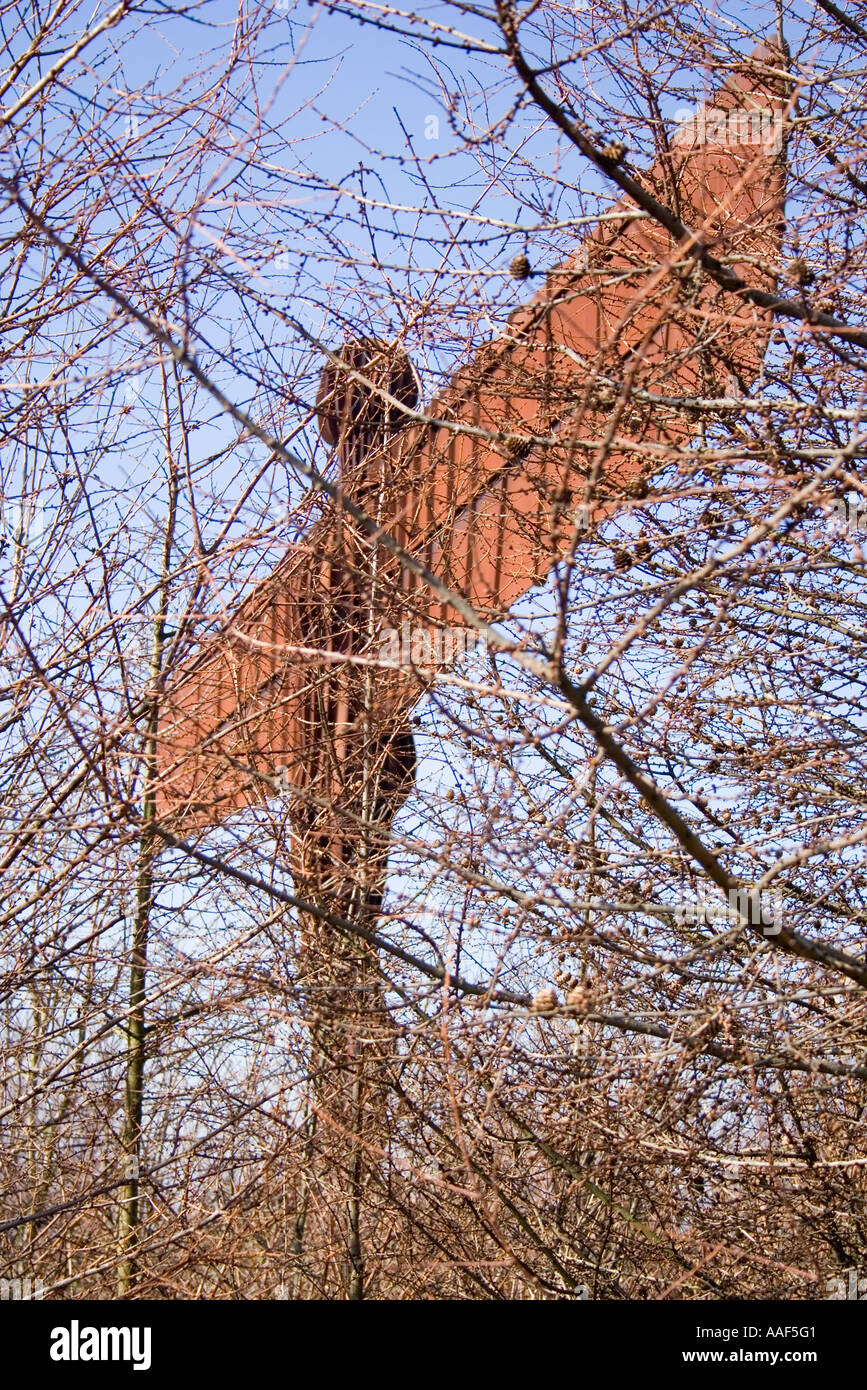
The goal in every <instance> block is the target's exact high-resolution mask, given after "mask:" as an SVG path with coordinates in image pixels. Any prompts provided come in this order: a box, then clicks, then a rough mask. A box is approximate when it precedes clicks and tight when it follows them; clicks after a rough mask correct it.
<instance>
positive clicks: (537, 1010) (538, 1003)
mask: <svg viewBox="0 0 867 1390" xmlns="http://www.w3.org/2000/svg"><path fill="white" fill-rule="evenodd" d="M559 1003H560V1000H559V998H558V996H557V991H556V989H540V990H539V993H538V994H537V995H535V996H534V998H533V1002H532V1004H531V1005H530V1008H531V1009H532V1010H533V1013H534V1014H550V1013H553V1012H554V1010H555V1009H556V1008H557V1006H558V1004H559Z"/></svg>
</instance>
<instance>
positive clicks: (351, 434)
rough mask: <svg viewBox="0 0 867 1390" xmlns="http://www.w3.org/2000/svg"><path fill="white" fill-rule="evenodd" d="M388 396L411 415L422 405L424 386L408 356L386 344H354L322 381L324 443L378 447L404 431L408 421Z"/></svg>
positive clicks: (366, 340) (320, 407)
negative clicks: (420, 396)
mask: <svg viewBox="0 0 867 1390" xmlns="http://www.w3.org/2000/svg"><path fill="white" fill-rule="evenodd" d="M362 378H363V379H362ZM385 395H387V396H390V397H392V400H394V401H397V402H398V403H399V404H400V405H402V406H406V407H407V408H408V409H410V410H412V409H414V408H415V407H416V406H417V405H418V402H419V381H418V377H417V376H416V374H415V369H414V367H413V365H412V362H411V361H410V359H409V357H408V355H407V354H406V352H405V351H404V350H403V348H402V347H400V346H399V345H397V344H394V343H386V342H384V341H383V340H382V339H381V338H363V337H359V338H350V339H349V340H348V341H347V342H346V343H344V344H343V346H342V347H341V348H339V349H338V350H337V352H335V353H334V354H333V356H332V358H331V360H330V361H329V362H328V365H327V366H326V367H325V369H324V371H323V373H322V376H321V377H320V380H319V391H318V393H317V396H316V410H317V414H318V419H319V433H320V434H321V435H322V438H323V439H324V440H325V443H326V444H328V445H329V446H330V447H331V448H337V449H341V448H343V447H345V446H347V445H349V444H352V443H354V442H356V441H358V440H361V441H362V442H365V443H367V444H373V443H375V442H377V441H378V440H381V439H384V438H385V437H387V436H388V435H390V434H395V433H396V432H397V431H398V430H400V429H402V428H403V426H404V425H405V424H406V422H407V420H406V415H405V414H404V413H403V411H402V410H400V409H398V408H397V406H395V405H393V404H392V403H391V402H390V401H388V400H386V399H385Z"/></svg>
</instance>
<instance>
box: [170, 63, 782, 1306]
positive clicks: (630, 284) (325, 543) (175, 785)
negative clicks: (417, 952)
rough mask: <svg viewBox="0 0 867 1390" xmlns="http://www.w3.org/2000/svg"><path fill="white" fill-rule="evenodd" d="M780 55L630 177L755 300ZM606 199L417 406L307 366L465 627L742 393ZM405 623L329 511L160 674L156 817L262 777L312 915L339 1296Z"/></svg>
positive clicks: (423, 599) (311, 960) (396, 746)
mask: <svg viewBox="0 0 867 1390" xmlns="http://www.w3.org/2000/svg"><path fill="white" fill-rule="evenodd" d="M778 58H779V55H775V54H774V52H773V50H770V49H768V48H765V47H760V48H758V49H757V50H756V51H755V52H754V54H753V55H752V56H751V58H750V59H748V60H745V62H744V66H743V68H742V70H741V71H739V72H735V73H733V74H732V76H731V77H730V78H729V80H728V81H727V82H726V84H725V86H724V87H723V88H722V89H721V91H720V92H719V93H718V94H717V95H716V96H715V98H714V101H713V106H712V117H711V118H710V119H707V118H706V115H705V116H702V117H701V118H700V119H698V120H697V121H696V122H695V123H694V125H693V127H692V129H691V131H690V130H689V129H685V130H684V131H683V132H682V135H683V138H682V140H681V142H680V143H679V144H678V145H677V146H675V148H674V149H673V150H670V151H667V152H665V153H664V154H662V155H660V158H659V159H658V160H657V162H656V164H655V165H654V166H653V168H652V169H651V170H650V171H649V172H648V173H647V174H646V175H644V176H643V179H642V182H643V185H644V187H645V188H646V189H647V191H648V192H649V193H651V194H653V195H654V196H656V197H658V198H659V201H660V202H661V203H662V204H664V205H665V206H667V207H669V208H671V209H672V210H674V212H675V213H676V215H677V217H678V218H679V219H680V221H681V223H682V224H683V225H685V226H687V227H689V228H691V229H692V232H693V234H694V236H695V237H697V238H699V239H700V240H701V242H702V244H703V245H704V246H710V247H711V249H712V252H713V254H714V256H715V257H716V258H717V261H718V262H722V263H724V264H725V265H727V266H729V267H731V268H732V269H733V270H735V271H736V272H737V273H738V274H739V275H740V276H741V277H742V279H743V281H744V282H746V283H747V284H748V285H750V286H752V287H753V288H755V289H758V290H765V291H767V290H773V288H774V287H775V266H776V265H777V262H778V258H779V252H780V240H781V232H782V218H783V199H784V171H783V161H782V158H781V151H780V150H779V148H776V147H773V145H774V140H775V137H776V136H778V134H779V131H780V129H781V115H782V113H783V110H784V100H783V96H782V94H781V92H782V89H781V86H780V84H779V82H778V80H777V78H778V73H779V68H778V66H777V60H778ZM619 212H620V213H622V216H621V217H619V218H616V219H606V220H605V221H604V222H603V223H600V224H599V226H598V228H597V230H596V231H595V232H594V233H593V234H592V235H591V236H589V237H588V239H587V240H586V242H585V243H584V245H583V246H582V247H581V249H580V250H579V251H578V252H576V253H575V254H574V255H573V256H571V257H570V258H569V259H568V260H567V261H566V262H565V263H564V264H563V265H561V266H559V267H558V268H557V269H556V270H554V271H552V272H551V273H550V274H548V275H547V277H546V279H545V284H544V287H543V288H542V289H541V290H540V291H539V293H537V294H536V295H535V297H534V298H533V299H532V300H531V301H530V302H529V303H528V304H526V305H524V306H523V307H521V308H520V309H518V310H516V311H515V313H513V315H512V316H511V319H510V321H509V326H508V331H507V332H506V333H504V334H503V335H502V336H501V337H500V338H498V339H497V340H496V341H495V342H493V343H491V344H489V345H488V346H487V347H485V348H484V349H482V350H481V351H479V352H477V353H476V354H475V357H474V358H473V360H472V362H470V363H469V364H468V365H467V366H465V367H463V368H461V370H460V371H458V372H457V373H456V374H455V376H454V377H453V378H452V380H451V382H450V384H449V386H448V388H447V389H446V390H445V391H444V392H443V393H442V395H441V396H439V397H438V398H437V399H436V400H434V401H433V402H432V403H431V404H430V406H429V407H428V408H427V410H426V412H424V414H423V415H422V416H420V415H419V414H418V413H417V412H416V407H417V405H418V400H419V391H418V385H417V381H416V377H415V374H414V372H413V369H412V367H411V364H410V362H409V360H408V358H407V357H406V355H405V353H403V351H402V350H401V349H399V348H391V347H389V346H388V345H386V344H383V343H381V342H379V341H377V340H375V339H357V340H355V341H353V342H351V343H348V344H346V345H345V346H344V347H343V348H342V349H340V350H339V351H338V352H336V353H334V354H333V355H332V357H331V360H330V362H329V365H328V366H327V367H326V369H325V372H324V373H323V377H322V384H321V388H320V392H319V399H318V408H319V421H320V429H321V433H322V436H323V438H324V440H325V442H326V443H327V444H328V445H329V446H330V447H331V448H332V449H333V450H334V451H335V453H336V456H337V460H338V463H339V481H340V484H341V487H342V489H343V491H344V492H345V494H346V495H348V496H350V497H352V498H353V499H354V500H355V501H356V502H358V503H361V504H362V505H363V506H364V508H365V510H366V512H367V514H368V515H369V516H371V517H373V518H375V520H376V521H377V522H378V523H379V524H380V526H381V527H382V528H384V529H385V530H387V531H389V532H390V533H391V534H392V536H393V537H395V539H396V540H398V541H399V542H400V544H401V545H402V546H403V547H404V549H405V550H407V551H409V552H411V553H413V554H414V555H415V556H416V557H418V558H419V559H420V560H421V561H422V562H423V563H424V564H425V565H426V567H427V569H428V571H429V572H433V573H434V574H436V575H438V576H439V577H440V578H441V579H442V580H444V581H445V582H446V583H447V584H448V585H449V587H450V589H451V590H452V591H453V592H457V593H459V594H461V595H462V596H463V597H464V599H466V600H468V601H469V603H470V604H472V605H473V606H474V607H475V609H476V611H477V612H478V613H479V614H480V615H481V616H482V617H483V618H488V619H490V618H496V617H497V616H499V615H501V614H503V613H504V612H505V611H506V610H507V609H508V608H509V606H510V605H511V604H512V603H514V601H515V600H516V599H517V598H518V597H519V595H521V594H522V593H524V592H525V591H526V590H527V589H529V588H530V587H531V586H532V585H533V584H534V583H536V582H538V581H539V580H540V579H541V578H542V577H543V576H544V575H545V574H546V573H547V572H548V571H549V570H550V568H551V566H552V565H553V564H554V563H555V562H556V561H557V560H558V559H559V558H561V557H562V556H563V555H565V554H568V553H569V551H570V549H571V548H572V547H573V546H574V544H575V543H576V540H577V539H578V535H576V521H575V509H576V507H581V508H582V513H581V517H580V520H579V521H578V523H577V524H578V527H579V528H580V527H582V526H586V525H593V524H595V523H597V522H598V521H599V520H600V519H602V518H604V517H605V516H606V515H609V514H611V513H612V512H613V511H615V510H617V508H618V507H621V506H623V505H624V503H625V502H626V500H627V499H628V498H629V497H630V496H635V495H639V496H640V495H641V494H642V491H643V489H644V487H645V485H646V478H647V476H648V475H649V474H651V473H652V472H653V471H654V469H655V466H656V463H657V461H658V462H659V464H662V462H664V461H666V459H667V458H668V459H670V458H671V456H672V451H673V450H676V449H678V448H683V447H685V446H688V444H689V441H690V439H691V438H692V436H693V434H694V432H695V424H694V417H693V415H692V414H691V412H690V409H689V405H688V398H690V397H692V398H694V397H695V396H698V395H700V396H715V395H719V394H728V392H729V391H730V390H731V389H734V390H739V389H740V390H747V389H748V388H749V387H750V385H751V383H752V381H753V380H754V378H755V377H756V375H757V373H758V370H759V368H760V366H761V362H762V358H763V355H764V352H765V348H766V345H767V340H768V334H769V327H770V322H769V315H768V313H767V311H765V310H762V309H758V308H756V307H754V305H753V303H752V302H751V301H750V300H749V298H748V297H747V296H745V295H743V294H741V293H738V292H732V291H731V290H726V289H724V288H721V287H720V284H719V283H718V280H717V279H714V278H713V277H711V276H710V275H708V274H705V273H704V272H703V271H702V270H701V269H700V267H699V266H698V264H697V262H696V258H695V257H694V256H693V255H691V254H690V247H689V245H688V244H684V243H683V242H682V241H681V242H680V243H678V242H676V241H675V240H674V239H673V238H672V237H671V236H670V235H669V233H668V232H667V231H665V230H664V229H663V228H662V226H661V225H659V223H658V222H657V221H655V220H654V219H653V218H652V217H650V216H647V215H642V214H640V213H639V212H638V210H637V209H636V208H635V207H634V206H632V207H631V208H630V206H627V205H626V204H621V205H620V208H619ZM685 398H686V399H685ZM579 534H580V531H579ZM404 621H408V622H409V623H410V625H411V628H412V629H413V630H414V631H415V633H416V635H418V634H419V632H421V633H422V634H424V633H430V634H432V633H434V632H435V631H436V630H437V629H438V628H440V627H441V626H443V625H446V626H448V625H450V624H454V621H455V615H454V613H453V612H451V611H450V609H449V606H448V605H447V604H444V603H443V602H442V600H441V598H439V597H437V596H436V595H434V594H433V593H432V592H431V591H430V590H429V589H426V588H425V586H424V585H422V584H421V583H419V581H418V580H417V579H416V578H415V577H414V576H413V575H412V574H411V573H409V572H408V571H407V570H406V569H405V568H402V567H401V566H400V565H399V564H398V563H397V562H396V561H395V560H394V559H393V558H392V557H391V556H390V555H389V554H388V553H386V552H385V551H384V550H383V549H382V548H380V547H377V546H376V545H375V544H374V545H372V544H371V541H370V538H369V537H367V536H365V535H363V534H361V533H360V531H359V529H358V527H357V526H356V525H355V523H354V522H353V520H352V518H351V516H350V515H349V514H348V513H347V512H346V510H345V509H344V508H342V507H341V506H340V505H338V504H333V505H329V506H327V507H326V509H325V511H324V512H323V514H322V516H321V517H320V519H319V520H318V521H317V522H316V523H315V524H314V525H313V526H312V527H311V529H310V530H309V532H308V533H307V535H306V536H305V537H304V538H303V539H302V540H301V541H300V542H299V543H298V544H297V545H296V546H294V547H293V549H292V550H291V551H290V553H289V554H287V555H286V556H285V558H284V559H283V560H282V562H281V563H280V564H279V565H278V566H277V568H276V570H275V572H274V573H273V575H272V576H271V577H270V578H269V579H268V580H267V581H266V582H264V583H262V584H260V585H259V586H258V587H257V588H256V589H255V591H254V592H253V593H251V594H250V595H249V596H248V597H247V598H246V599H245V600H244V601H243V602H242V603H241V604H240V605H239V607H238V609H237V611H236V612H235V614H234V615H233V617H232V619H231V621H230V622H228V623H227V624H225V626H224V629H223V630H222V631H221V632H220V634H219V635H218V636H217V637H215V638H213V639H212V640H210V641H209V642H208V643H207V644H206V645H205V646H204V648H203V649H202V650H201V652H200V653H199V654H198V655H197V656H196V658H195V659H194V660H192V661H191V662H189V663H188V664H187V665H186V666H185V667H184V669H182V670H181V671H180V672H179V673H177V674H175V675H174V676H173V677H172V679H171V682H170V684H169V685H168V687H167V689H166V691H165V694H164V698H163V703H162V709H161V715H160V726H159V742H158V770H159V792H158V805H157V815H158V817H159V818H160V820H161V821H162V822H163V823H164V824H168V825H169V826H172V827H174V828H178V827H181V828H183V827H197V826H203V825H208V824H213V823H216V822H218V821H221V820H223V819H225V818H226V817H227V816H229V815H230V814H231V813H232V812H234V811H237V810H239V809H240V808H242V807H245V806H249V805H250V804H252V803H256V802H261V801H264V800H268V799H270V798H273V797H274V796H275V794H276V793H277V792H278V791H279V790H280V789H282V790H283V792H284V793H285V804H286V814H287V820H288V824H289V829H290V861H291V869H292V874H293V879H294V883H295V892H296V895H297V896H298V898H299V899H301V900H302V901H303V902H304V903H305V904H308V905H309V907H310V908H311V909H313V910H312V911H311V912H308V913H302V916H301V922H300V926H301V932H300V940H301V950H302V955H301V960H300V962H299V982H300V983H301V986H302V989H303V991H304V993H305V995H306V999H307V1010H308V1015H309V1017H310V1018H311V1020H312V1028H311V1058H310V1060H311V1069H312V1072H313V1075H314V1084H315V1092H314V1093H315V1101H314V1109H315V1110H316V1112H317V1114H319V1115H320V1117H328V1119H329V1123H330V1124H333V1125H335V1126H336V1132H337V1134H338V1137H339V1136H340V1135H343V1137H344V1140H345V1141H346V1142H345V1144H344V1147H343V1149H342V1150H341V1148H340V1144H339V1143H338V1145H337V1148H336V1150H335V1153H334V1159H333V1161H334V1162H335V1163H336V1164H337V1172H338V1174H339V1181H340V1184H341V1190H342V1191H344V1192H345V1194H346V1244H347V1253H348V1260H349V1280H348V1290H349V1296H350V1297H352V1298H354V1297H361V1296H362V1294H363V1285H364V1270H363V1262H362V1256H361V1238H360V1225H359V1203H360V1193H361V1182H362V1178H361V1173H362V1159H363V1153H364V1137H365V1133H367V1132H369V1135H368V1137H370V1138H372V1139H373V1140H374V1144H375V1139H376V1133H377V1127H378V1124H379V1119H378V1112H379V1107H380V1105H381V1104H382V1103H384V1100H383V1097H384V1090H383V1077H384V1075H385V1073H386V1071H387V1065H388V1056H389V1050H390V1045H391V1036H390V1031H389V1022H388V1017H387V1014H386V1010H385V1006H384V996H383V993H382V989H381V987H380V986H379V984H378V968H377V967H378V962H377V959H376V953H375V951H374V950H373V949H372V947H371V946H370V945H369V944H368V942H366V941H365V939H364V932H363V931H362V932H361V933H359V932H358V931H357V930H356V931H355V932H354V933H353V932H352V931H349V932H347V931H346V930H345V928H346V926H347V925H349V926H353V925H354V927H355V928H358V927H359V926H360V927H362V928H364V927H365V926H366V927H368V928H369V927H372V926H375V924H376V918H377V917H378V915H379V912H380V908H381V905H382V896H383V891H384V885H385V872H386V860H387V855H388V845H389V835H390V828H391V824H392V820H393V817H394V814H395V812H396V810H397V808H398V807H399V805H400V804H401V801H402V799H403V798H404V797H405V796H406V793H407V792H408V790H409V788H410V787H411V785H412V779H413V772H414V766H415V750H414V745H413V739H412V734H411V732H410V727H409V723H408V715H409V712H410V710H411V708H412V706H413V705H414V704H415V703H416V701H417V700H418V698H419V695H420V693H421V692H422V690H423V689H424V684H425V679H424V672H422V673H420V672H418V671H415V670H413V669H409V670H400V669H395V670H389V669H385V668H384V666H383V665H382V664H381V663H380V664H377V660H376V658H377V654H378V653H379V651H380V643H381V637H382V633H383V631H384V630H385V629H399V628H400V627H401V626H402V624H403V622H404ZM329 919H330V922H329ZM341 926H342V927H343V930H341V929H340V928H341ZM333 927H337V928H338V930H332V928H333Z"/></svg>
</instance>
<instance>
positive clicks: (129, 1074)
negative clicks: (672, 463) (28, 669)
mask: <svg viewBox="0 0 867 1390" xmlns="http://www.w3.org/2000/svg"><path fill="white" fill-rule="evenodd" d="M172 380H173V385H174V389H175V391H176V394H177V401H178V408H179V414H180V419H181V426H182V428H183V402H182V399H181V393H180V387H179V383H178V377H177V369H176V367H175V366H174V364H173V365H172ZM162 388H163V406H164V418H165V446H166V460H167V463H168V483H169V486H168V514H167V517H166V530H165V537H164V541H163V554H162V576H161V584H160V591H159V598H158V603H157V612H156V616H155V618H154V627H153V643H152V647H151V661H150V679H151V698H150V703H149V707H148V713H147V724H146V731H145V741H144V787H143V797H142V816H141V832H140V836H139V851H138V860H137V863H136V889H135V919H134V923H133V937H132V952H131V959H130V972H129V1000H128V1010H127V1026H126V1037H127V1047H126V1072H125V1076H124V1101H123V1130H122V1134H121V1150H122V1156H123V1165H124V1172H123V1176H124V1182H123V1186H122V1187H121V1196H120V1212H119V1215H118V1228H117V1249H118V1258H119V1263H118V1272H117V1287H118V1295H119V1296H120V1297H126V1296H127V1295H128V1294H129V1293H131V1292H132V1290H133V1288H134V1286H135V1284H136V1282H137V1278H138V1257H137V1253H136V1252H137V1247H138V1244H139V1226H140V1222H141V1186H140V1184H141V1179H140V1170H141V1147H142V1118H143V1108H144V1072H145V1062H146V1060H147V1030H146V1021H145V999H146V995H147V969H148V934H149V930H150V915H151V907H152V904H153V889H154V866H155V863H156V860H157V855H158V841H157V838H156V835H155V833H154V820H155V816H156V781H157V776H158V767H157V734H158V732H159V690H160V681H161V678H162V671H163V652H164V647H165V639H166V616H167V613H168V602H169V576H170V573H171V562H172V548H173V545H174V530H175V520H176V516H177V504H178V474H177V468H176V466H175V462H174V456H173V451H172V440H171V428H170V423H169V422H170V418H171V412H170V409H169V400H168V392H169V381H168V378H167V375H166V369H165V364H164V363H163V366H162Z"/></svg>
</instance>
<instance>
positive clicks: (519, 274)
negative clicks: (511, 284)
mask: <svg viewBox="0 0 867 1390" xmlns="http://www.w3.org/2000/svg"><path fill="white" fill-rule="evenodd" d="M509 274H510V275H511V277H512V279H513V280H529V278H530V276H531V275H532V274H533V267H532V266H531V265H530V262H529V261H528V260H527V257H526V256H516V257H515V259H514V260H513V261H512V263H511V265H510V266H509Z"/></svg>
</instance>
